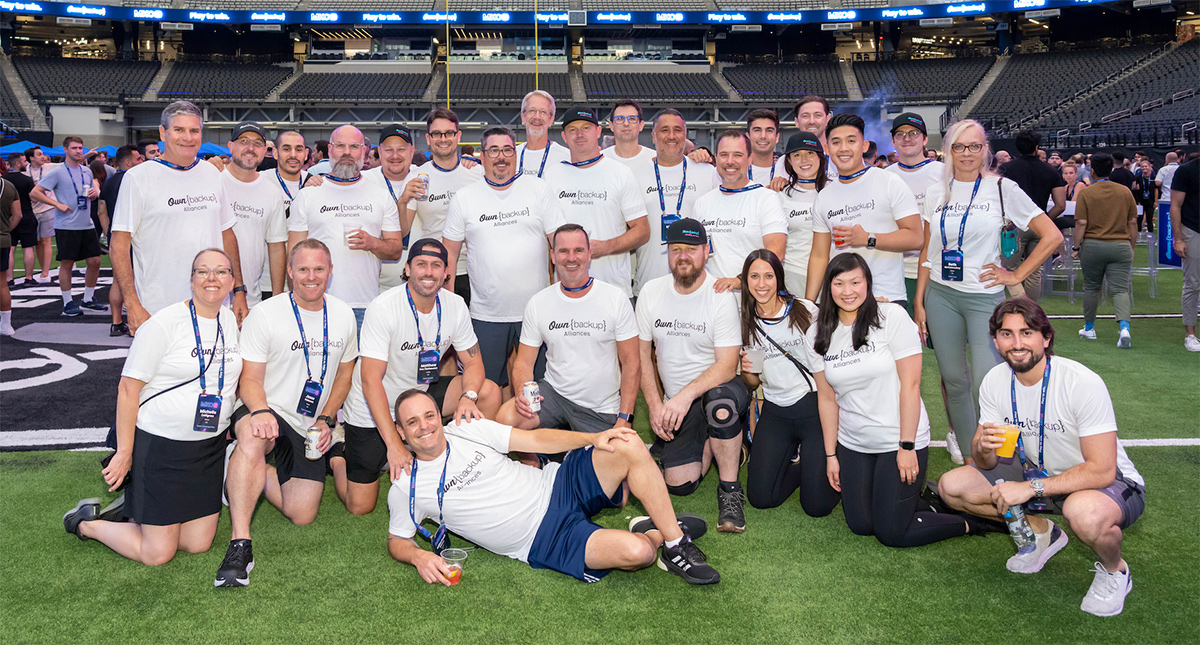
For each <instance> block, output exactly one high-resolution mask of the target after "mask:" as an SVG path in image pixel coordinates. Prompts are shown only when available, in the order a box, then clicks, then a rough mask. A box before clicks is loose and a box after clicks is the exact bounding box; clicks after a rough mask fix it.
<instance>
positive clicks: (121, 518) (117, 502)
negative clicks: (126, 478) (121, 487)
mask: <svg viewBox="0 0 1200 645" xmlns="http://www.w3.org/2000/svg"><path fill="white" fill-rule="evenodd" d="M96 519H98V520H104V521H105V522H125V521H127V520H128V519H129V518H127V517H125V493H121V494H120V495H118V496H117V498H116V499H114V500H113V501H112V503H111V504H109V505H108V506H105V507H104V508H103V509H102V510H101V511H100V513H99V514H98V515H97V516H96Z"/></svg>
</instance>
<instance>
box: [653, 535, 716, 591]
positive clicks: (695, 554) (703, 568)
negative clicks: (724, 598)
mask: <svg viewBox="0 0 1200 645" xmlns="http://www.w3.org/2000/svg"><path fill="white" fill-rule="evenodd" d="M658 568H660V569H662V570H663V571H670V572H671V573H673V574H675V575H677V576H679V577H680V578H683V579H684V581H686V582H687V583H688V584H691V585H711V584H716V583H718V582H720V581H721V574H719V573H717V570H716V569H714V568H712V567H710V566H708V559H707V558H705V557H704V552H703V551H701V550H700V547H698V546H696V545H695V544H693V543H692V540H691V538H689V537H688V536H686V535H684V536H683V539H682V540H680V542H679V544H677V545H675V546H674V547H668V546H667V545H665V544H664V545H663V546H662V549H660V550H659V556H658Z"/></svg>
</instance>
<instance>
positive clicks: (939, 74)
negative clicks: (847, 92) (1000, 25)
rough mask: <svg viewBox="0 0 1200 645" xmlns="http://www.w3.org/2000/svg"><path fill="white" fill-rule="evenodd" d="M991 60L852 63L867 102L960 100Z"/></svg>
mask: <svg viewBox="0 0 1200 645" xmlns="http://www.w3.org/2000/svg"><path fill="white" fill-rule="evenodd" d="M994 62H995V59H994V58H991V57H986V58H930V59H921V60H909V61H882V62H861V63H854V75H855V77H856V78H857V79H858V84H859V87H860V88H862V91H863V96H865V97H867V98H873V97H874V98H878V97H880V96H883V97H886V98H887V99H888V100H892V99H896V100H905V101H949V100H956V99H957V100H961V99H963V98H965V97H966V96H967V95H968V94H970V93H971V90H973V89H975V86H976V85H978V84H979V81H981V80H983V77H984V75H985V74H987V71H988V69H989V68H991V66H992V64H993V63H994Z"/></svg>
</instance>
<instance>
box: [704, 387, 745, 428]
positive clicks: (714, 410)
mask: <svg viewBox="0 0 1200 645" xmlns="http://www.w3.org/2000/svg"><path fill="white" fill-rule="evenodd" d="M702 401H703V402H702V405H703V406H704V418H705V421H706V422H707V423H708V436H710V437H712V438H714V439H733V438H734V437H737V436H738V434H739V433H740V432H741V420H742V414H743V413H744V412H745V411H746V408H747V407H748V406H749V404H750V397H749V396H748V395H747V393H746V386H744V385H742V383H741V381H740V380H739V381H736V382H735V381H730V382H728V383H722V384H721V385H718V386H717V387H714V388H713V389H711V390H709V391H707V392H705V393H704V398H703V400H702ZM722 412H724V413H725V415H724V416H725V418H724V419H721V418H720V417H719V416H718V415H719V414H720V413H722Z"/></svg>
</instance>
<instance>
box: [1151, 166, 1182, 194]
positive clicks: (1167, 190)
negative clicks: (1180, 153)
mask: <svg viewBox="0 0 1200 645" xmlns="http://www.w3.org/2000/svg"><path fill="white" fill-rule="evenodd" d="M1176 170H1179V164H1177V163H1169V164H1167V165H1165V166H1163V167H1162V168H1159V169H1158V174H1157V175H1155V176H1154V181H1155V182H1162V185H1161V186H1160V188H1161V189H1162V197H1159V199H1160V200H1162V201H1168V202H1169V201H1171V182H1172V181H1175V171H1176Z"/></svg>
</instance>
